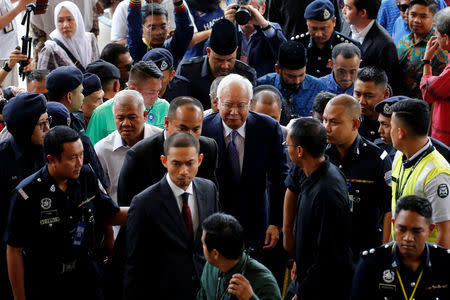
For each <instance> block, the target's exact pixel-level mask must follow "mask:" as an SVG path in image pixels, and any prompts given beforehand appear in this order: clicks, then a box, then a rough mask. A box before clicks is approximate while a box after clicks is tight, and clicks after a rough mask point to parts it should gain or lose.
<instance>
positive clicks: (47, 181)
mask: <svg viewBox="0 0 450 300" xmlns="http://www.w3.org/2000/svg"><path fill="white" fill-rule="evenodd" d="M118 210H119V208H118V206H117V204H115V203H114V202H113V201H112V200H111V198H110V197H109V196H108V194H107V193H106V191H105V190H104V188H103V187H102V185H101V183H100V181H99V180H98V179H97V177H96V176H95V174H94V172H93V171H92V169H91V168H90V166H86V165H85V166H83V167H82V169H81V172H80V176H79V178H78V179H69V180H68V186H67V190H66V191H65V192H63V191H62V190H60V189H59V188H58V186H57V184H56V182H55V181H54V180H53V178H52V177H51V176H50V174H49V172H48V167H47V165H45V166H44V167H43V168H41V169H40V170H39V171H38V172H36V173H34V174H33V175H31V176H29V177H27V178H26V179H24V180H23V181H22V182H21V183H20V184H19V185H18V186H17V187H16V189H15V191H14V194H13V196H12V199H11V209H10V213H9V218H8V227H7V231H6V233H5V241H6V243H7V244H8V245H10V246H11V247H15V248H23V259H24V272H25V291H26V296H27V299H44V298H45V299H101V291H100V289H99V287H100V282H99V280H100V268H99V265H98V264H97V263H96V260H97V259H96V253H97V251H96V250H97V247H98V244H99V241H100V240H101V238H102V233H103V230H102V229H103V224H104V223H105V221H107V220H109V219H110V218H111V217H112V216H113V215H115V214H116V213H117V212H118Z"/></svg>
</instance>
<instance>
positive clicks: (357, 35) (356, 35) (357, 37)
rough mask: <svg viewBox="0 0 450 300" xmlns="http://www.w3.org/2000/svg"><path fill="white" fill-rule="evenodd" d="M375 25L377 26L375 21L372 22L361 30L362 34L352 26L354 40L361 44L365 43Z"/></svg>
mask: <svg viewBox="0 0 450 300" xmlns="http://www.w3.org/2000/svg"><path fill="white" fill-rule="evenodd" d="M373 24H375V20H372V21H371V22H370V23H369V24H367V26H366V27H365V28H364V29H363V30H361V31H360V32H357V31H356V28H355V26H353V25H350V30H351V31H352V38H353V39H355V40H357V41H358V42H360V43H361V44H362V43H363V42H364V39H365V38H366V35H367V33H368V32H369V30H370V29H371V28H372V26H373Z"/></svg>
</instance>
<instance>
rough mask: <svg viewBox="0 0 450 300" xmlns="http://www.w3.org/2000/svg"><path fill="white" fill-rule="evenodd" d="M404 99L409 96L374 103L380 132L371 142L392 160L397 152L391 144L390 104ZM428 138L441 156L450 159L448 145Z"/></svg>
mask: <svg viewBox="0 0 450 300" xmlns="http://www.w3.org/2000/svg"><path fill="white" fill-rule="evenodd" d="M406 99H409V98H408V97H406V96H394V97H391V98H388V99H386V100H383V101H381V102H380V103H378V104H377V105H375V111H376V112H377V113H379V115H378V122H379V123H380V127H379V129H378V133H379V134H380V138H379V139H376V140H375V141H374V142H373V143H374V144H375V145H377V146H378V147H380V148H381V149H383V150H385V151H386V152H387V153H388V154H389V156H390V158H391V159H392V160H394V156H395V153H396V152H397V149H395V148H394V146H392V139H391V117H392V105H394V104H395V103H397V102H398V101H401V100H406ZM428 138H429V139H430V141H431V144H433V146H434V147H435V148H436V150H437V151H438V152H439V153H440V154H442V156H443V157H444V158H445V159H446V160H447V161H450V147H448V146H447V145H445V144H444V143H442V142H441V141H439V140H437V139H435V138H432V137H431V136H429V137H428Z"/></svg>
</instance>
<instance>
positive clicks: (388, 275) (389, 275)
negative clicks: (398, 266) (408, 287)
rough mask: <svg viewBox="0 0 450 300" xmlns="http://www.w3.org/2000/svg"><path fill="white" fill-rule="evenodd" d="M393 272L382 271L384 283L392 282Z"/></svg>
mask: <svg viewBox="0 0 450 300" xmlns="http://www.w3.org/2000/svg"><path fill="white" fill-rule="evenodd" d="M394 276H395V274H394V271H392V270H384V271H383V280H384V282H386V283H392V282H394Z"/></svg>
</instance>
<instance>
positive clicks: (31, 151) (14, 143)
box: [0, 93, 51, 299]
mask: <svg viewBox="0 0 450 300" xmlns="http://www.w3.org/2000/svg"><path fill="white" fill-rule="evenodd" d="M3 118H4V120H5V122H6V125H7V127H8V130H9V132H10V133H11V135H12V137H10V138H9V139H7V140H5V141H3V142H1V143H0V166H1V168H0V193H1V195H2V198H3V199H2V205H1V206H0V232H1V233H2V234H3V232H4V231H5V228H6V220H7V219H8V210H9V206H10V202H9V199H10V197H11V193H12V191H13V189H14V187H16V185H18V184H19V183H20V181H21V180H22V179H24V178H26V177H28V176H30V175H31V174H33V173H34V172H36V171H37V170H39V169H40V168H41V167H42V166H43V165H44V164H45V162H44V154H43V151H42V144H43V142H44V134H45V133H46V132H47V131H48V130H49V125H50V122H51V119H50V118H49V116H48V114H47V105H46V100H45V97H44V96H43V95H42V94H33V93H23V94H19V95H18V96H16V97H15V98H12V99H11V100H9V101H8V103H7V104H6V106H5V107H4V108H3ZM5 251H6V245H5V244H4V243H3V239H2V240H1V242H0V295H2V299H10V298H11V299H12V294H11V293H10V287H9V280H8V274H7V267H6V259H5V258H6V252H5Z"/></svg>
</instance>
